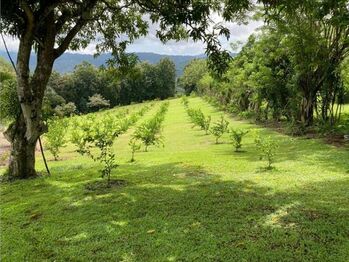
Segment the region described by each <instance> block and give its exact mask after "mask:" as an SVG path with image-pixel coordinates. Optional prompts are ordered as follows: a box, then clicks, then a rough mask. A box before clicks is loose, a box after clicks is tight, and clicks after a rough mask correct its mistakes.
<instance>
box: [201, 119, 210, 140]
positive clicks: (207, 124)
mask: <svg viewBox="0 0 349 262" xmlns="http://www.w3.org/2000/svg"><path fill="white" fill-rule="evenodd" d="M202 124H203V126H202V127H203V129H204V130H205V133H206V135H208V132H209V131H210V125H211V116H208V117H205V118H204V120H203V123H202Z"/></svg>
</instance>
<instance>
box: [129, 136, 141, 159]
mask: <svg viewBox="0 0 349 262" xmlns="http://www.w3.org/2000/svg"><path fill="white" fill-rule="evenodd" d="M128 144H129V146H130V147H131V152H132V156H131V160H130V161H131V162H134V161H135V157H134V156H135V153H136V151H138V150H140V149H141V144H139V143H137V141H136V140H135V139H131V140H130V142H129V143H128Z"/></svg>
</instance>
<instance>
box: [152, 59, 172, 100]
mask: <svg viewBox="0 0 349 262" xmlns="http://www.w3.org/2000/svg"><path fill="white" fill-rule="evenodd" d="M156 69H157V78H158V81H157V82H158V86H157V94H156V97H159V98H160V99H166V98H169V97H172V96H174V95H175V88H176V65H175V64H174V62H173V61H172V60H171V59H169V58H163V59H161V60H160V62H159V63H158V64H157V65H156Z"/></svg>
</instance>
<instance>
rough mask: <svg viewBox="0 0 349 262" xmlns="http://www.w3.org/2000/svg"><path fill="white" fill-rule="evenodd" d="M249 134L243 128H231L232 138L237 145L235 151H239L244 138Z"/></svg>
mask: <svg viewBox="0 0 349 262" xmlns="http://www.w3.org/2000/svg"><path fill="white" fill-rule="evenodd" d="M247 134H248V131H244V130H241V129H233V128H232V129H231V130H230V138H231V139H232V140H233V145H234V147H235V152H239V150H240V148H241V147H242V138H243V137H244V136H245V135H247Z"/></svg>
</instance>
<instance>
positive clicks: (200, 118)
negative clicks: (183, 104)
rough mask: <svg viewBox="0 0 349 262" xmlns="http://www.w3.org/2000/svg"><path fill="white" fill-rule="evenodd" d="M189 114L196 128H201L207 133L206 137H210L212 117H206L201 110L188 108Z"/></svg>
mask: <svg viewBox="0 0 349 262" xmlns="http://www.w3.org/2000/svg"><path fill="white" fill-rule="evenodd" d="M187 113H188V116H189V117H190V120H191V122H192V123H193V124H194V126H198V127H200V128H201V129H202V130H204V131H205V132H206V135H208V132H209V129H210V124H211V116H207V117H206V116H205V115H204V113H203V112H202V111H201V109H193V108H187Z"/></svg>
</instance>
